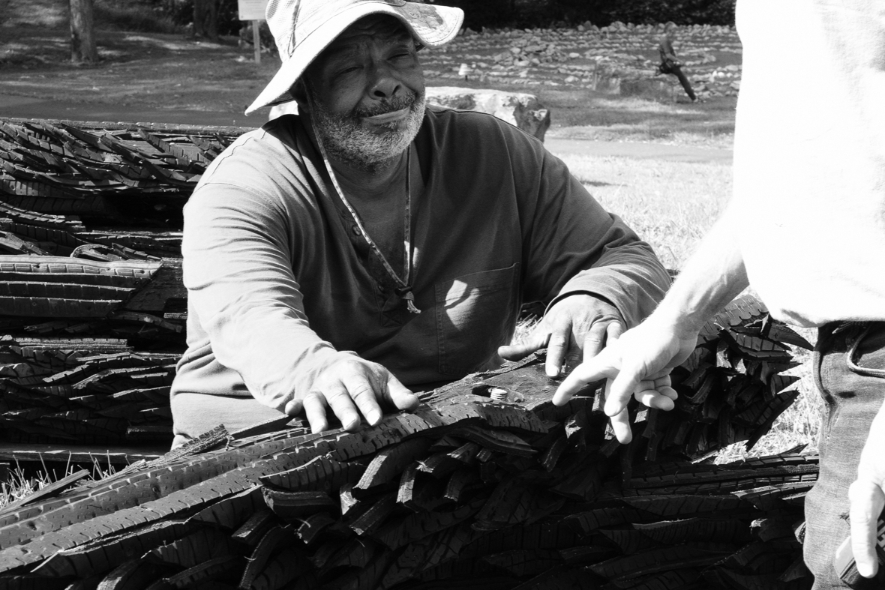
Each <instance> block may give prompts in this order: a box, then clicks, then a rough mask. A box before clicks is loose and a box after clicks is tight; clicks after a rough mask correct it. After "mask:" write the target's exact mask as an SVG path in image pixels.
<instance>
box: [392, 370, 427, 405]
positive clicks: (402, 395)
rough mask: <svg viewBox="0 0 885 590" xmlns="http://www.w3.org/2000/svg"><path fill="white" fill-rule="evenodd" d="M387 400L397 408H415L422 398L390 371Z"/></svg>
mask: <svg viewBox="0 0 885 590" xmlns="http://www.w3.org/2000/svg"><path fill="white" fill-rule="evenodd" d="M385 401H387V402H389V403H390V404H391V405H392V406H394V407H395V408H396V409H397V410H414V409H415V408H417V407H418V404H419V403H420V400H419V399H418V396H417V395H415V394H414V393H412V392H411V391H410V390H409V388H408V387H406V386H405V385H403V384H402V383H400V381H399V379H397V378H396V377H394V376H393V374H392V373H388V377H387V391H386V396H385Z"/></svg>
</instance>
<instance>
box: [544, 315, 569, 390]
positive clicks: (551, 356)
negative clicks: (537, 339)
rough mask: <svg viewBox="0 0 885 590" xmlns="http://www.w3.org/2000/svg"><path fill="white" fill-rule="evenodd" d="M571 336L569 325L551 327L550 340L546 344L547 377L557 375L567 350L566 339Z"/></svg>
mask: <svg viewBox="0 0 885 590" xmlns="http://www.w3.org/2000/svg"><path fill="white" fill-rule="evenodd" d="M570 336H571V325H559V326H555V327H554V328H553V331H552V333H551V334H550V342H549V343H548V344H547V362H546V364H545V367H546V369H547V376H548V377H557V376H559V373H560V371H561V370H562V363H563V361H565V355H566V352H568V341H569V337H570Z"/></svg>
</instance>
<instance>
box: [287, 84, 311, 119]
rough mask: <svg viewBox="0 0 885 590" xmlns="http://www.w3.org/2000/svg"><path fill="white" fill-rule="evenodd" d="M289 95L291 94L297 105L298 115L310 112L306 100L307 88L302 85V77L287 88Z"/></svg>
mask: <svg viewBox="0 0 885 590" xmlns="http://www.w3.org/2000/svg"><path fill="white" fill-rule="evenodd" d="M289 94H291V95H292V98H294V99H295V102H297V103H298V112H299V113H307V112H309V111H310V104H309V101H308V100H307V86H306V85H305V83H304V77H303V75H302V77H300V78H298V79H297V80H295V83H294V84H292V87H291V88H289Z"/></svg>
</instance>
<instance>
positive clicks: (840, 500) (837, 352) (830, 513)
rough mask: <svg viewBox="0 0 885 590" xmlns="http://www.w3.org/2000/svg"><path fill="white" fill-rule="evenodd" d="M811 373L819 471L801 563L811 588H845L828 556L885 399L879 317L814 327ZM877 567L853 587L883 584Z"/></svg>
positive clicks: (841, 535) (883, 331)
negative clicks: (820, 411)
mask: <svg viewBox="0 0 885 590" xmlns="http://www.w3.org/2000/svg"><path fill="white" fill-rule="evenodd" d="M814 378H815V383H816V385H817V388H818V391H820V393H821V395H822V396H823V399H824V402H825V413H824V416H823V419H822V420H823V422H822V425H821V426H822V427H821V440H820V476H819V478H818V480H817V483H816V484H815V486H814V488H813V489H812V490H811V492H810V493H809V494H808V496H807V498H806V499H805V518H806V532H805V543H804V553H805V563H806V564H807V565H808V568H809V569H810V570H811V572H812V573H813V574H814V576H815V583H814V590H829V589H830V588H848V586H846V585H845V584H843V583H842V581H841V580H840V579H839V576H838V575H837V573H836V571H835V569H834V567H833V556H834V555H835V553H836V549H837V548H838V546H839V544H840V543H841V542H842V541H843V540H844V539H845V538H846V537H848V536H849V534H850V533H849V526H848V521H847V514H848V507H849V502H848V487H849V486H850V485H851V484H852V482H854V480H855V479H857V466H858V463H859V461H860V453H861V451H862V450H863V447H864V443H865V442H866V439H867V433H868V432H869V430H870V424H871V423H872V421H873V418H875V416H876V413H877V412H878V411H879V407H880V406H881V404H882V400H883V398H885V322H872V323H834V324H827V325H825V326H823V327H822V328H820V330H819V332H818V342H817V346H816V347H815V352H814ZM882 452H885V449H882ZM879 572H880V575H879V576H878V577H877V578H876V579H875V580H869V581H868V582H865V583H864V584H862V585H861V586H856V588H885V568H880V570H879Z"/></svg>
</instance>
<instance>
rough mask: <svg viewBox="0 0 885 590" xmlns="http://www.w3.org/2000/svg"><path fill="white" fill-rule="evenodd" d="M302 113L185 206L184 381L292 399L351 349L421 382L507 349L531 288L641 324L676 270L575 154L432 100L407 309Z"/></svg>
mask: <svg viewBox="0 0 885 590" xmlns="http://www.w3.org/2000/svg"><path fill="white" fill-rule="evenodd" d="M303 125H304V123H303V122H302V121H301V119H300V118H299V117H297V116H285V117H281V118H279V119H276V120H274V121H271V122H270V123H268V124H267V125H265V126H264V128H262V129H260V130H256V131H254V132H250V133H248V134H246V135H244V136H243V137H241V138H239V139H238V140H237V141H236V142H235V143H234V144H233V145H232V146H230V147H229V148H228V149H227V150H226V151H225V152H224V153H223V154H222V155H220V156H219V157H218V158H217V159H216V160H215V161H214V162H213V163H212V164H211V166H210V167H209V169H208V170H207V171H206V173H205V175H204V176H203V178H202V180H201V182H200V184H199V186H198V187H197V189H196V191H195V192H194V194H193V196H192V197H191V199H190V201H189V202H188V204H187V206H186V208H185V225H184V240H183V245H182V250H183V254H184V267H183V269H184V283H185V286H186V287H187V289H188V350H187V352H186V353H185V354H184V356H183V358H182V359H181V362H180V363H179V365H178V374H177V376H176V378H175V382H174V384H173V387H172V392H173V395H176V394H177V393H180V392H187V393H204V394H211V395H233V396H248V395H252V396H254V397H255V398H256V399H257V400H258V401H259V402H261V403H263V404H265V405H267V406H270V407H273V408H277V409H282V408H283V406H284V405H285V403H286V402H287V401H288V400H290V399H292V396H293V395H294V396H303V395H305V394H306V393H307V392H308V391H310V388H311V386H312V384H313V382H314V380H315V379H316V378H317V375H318V374H320V372H321V371H322V370H323V369H324V368H325V367H327V366H328V365H329V363H331V362H332V361H333V360H335V359H336V358H337V356H338V355H339V352H338V351H351V352H353V353H355V354H357V355H359V356H360V357H362V358H364V359H367V360H370V361H374V362H377V363H380V364H381V365H383V366H384V367H386V368H387V369H388V370H390V371H391V372H392V373H393V374H394V375H395V376H396V377H397V378H398V379H399V380H400V381H402V382H403V383H404V384H406V385H407V386H410V387H418V386H420V385H421V384H425V383H438V382H441V381H448V380H454V379H458V378H460V377H462V376H464V375H465V374H468V373H470V372H472V371H475V370H477V369H479V368H481V367H484V366H485V365H486V364H487V363H488V362H489V361H490V359H493V358H496V349H497V347H498V346H500V345H502V344H506V343H508V342H509V340H510V338H511V337H512V335H513V331H514V326H515V323H516V320H517V315H518V313H519V309H520V305H521V304H522V303H523V302H530V301H543V302H545V303H548V304H550V303H553V302H555V301H557V300H558V298H561V297H565V296H568V295H569V294H572V293H588V294H593V295H597V296H599V297H602V298H604V299H606V300H608V301H610V302H612V303H613V304H614V305H615V306H616V307H617V308H618V310H619V311H620V313H621V315H622V316H623V318H624V320H625V322H626V323H627V324H628V325H629V326H633V325H635V324H637V323H638V322H640V321H641V320H642V319H643V318H644V317H645V316H647V315H648V314H649V313H650V312H651V311H652V310H653V308H654V307H655V305H656V304H657V302H658V301H659V300H660V299H661V298H662V297H663V294H664V291H665V289H666V288H667V287H668V285H669V278H668V276H667V274H666V272H665V270H664V268H663V267H662V266H661V264H660V262H659V261H658V259H657V258H656V257H655V255H654V253H653V252H652V250H651V248H650V247H649V246H648V245H647V244H646V243H644V242H642V241H640V240H639V238H638V237H637V236H636V234H635V233H634V232H633V231H632V230H630V229H629V228H628V227H627V226H626V225H625V224H624V223H623V221H621V220H620V219H619V218H617V217H616V216H614V215H610V214H609V213H607V212H606V211H605V210H603V208H602V207H601V206H600V205H599V203H598V202H597V201H596V200H594V199H593V198H592V197H591V196H590V195H589V194H588V193H587V191H586V190H585V189H584V187H583V186H582V185H581V183H580V182H579V181H578V180H577V179H575V178H574V177H573V176H572V175H571V174H569V172H568V169H567V167H566V166H565V164H563V162H562V161H560V160H559V159H557V158H556V157H554V156H553V155H551V154H550V153H549V152H547V150H546V149H544V146H543V145H542V144H541V143H540V142H539V141H537V140H536V139H534V138H531V137H529V136H527V135H526V134H524V133H523V132H521V131H519V130H518V129H516V128H515V127H512V126H510V125H508V124H507V123H504V122H502V121H499V120H498V119H495V118H494V117H492V116H490V115H485V114H481V113H466V112H456V111H439V112H437V111H435V110H431V109H428V111H427V114H426V115H425V118H424V121H423V123H422V126H421V129H420V131H419V133H418V135H417V137H416V139H415V141H414V142H413V145H412V148H411V149H412V150H413V154H414V155H415V157H413V158H411V161H412V166H411V170H409V174H411V175H412V176H411V178H412V181H411V187H412V203H411V211H410V213H411V228H412V229H411V233H412V235H411V244H412V271H411V277H410V279H411V285H412V288H413V293H414V296H415V304H416V305H417V307H418V308H419V309H421V310H422V312H421V313H420V314H411V313H409V312H408V311H407V310H406V308H405V306H404V305H402V301H401V300H400V299H399V297H398V296H397V295H396V292H395V290H394V287H395V284H394V283H392V282H391V279H390V277H389V276H388V275H387V273H385V272H384V270H383V267H381V266H380V264H378V261H377V260H376V259H375V258H374V256H373V255H372V254H371V251H370V249H369V248H368V246H367V244H366V242H365V240H364V239H363V238H362V236H361V235H359V231H358V229H357V228H356V227H355V223H354V220H353V218H352V217H351V216H350V214H349V213H348V211H347V209H346V208H345V207H344V206H343V203H342V202H341V201H340V200H339V198H338V197H337V196H336V192H335V190H334V188H333V186H332V184H331V182H330V179H329V177H328V175H327V173H326V170H325V168H324V166H323V163H322V159H321V158H320V156H319V154H318V153H317V151H316V150H315V147H314V145H313V143H312V142H311V140H310V139H309V137H308V135H307V133H306V131H305V128H304V126H303Z"/></svg>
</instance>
